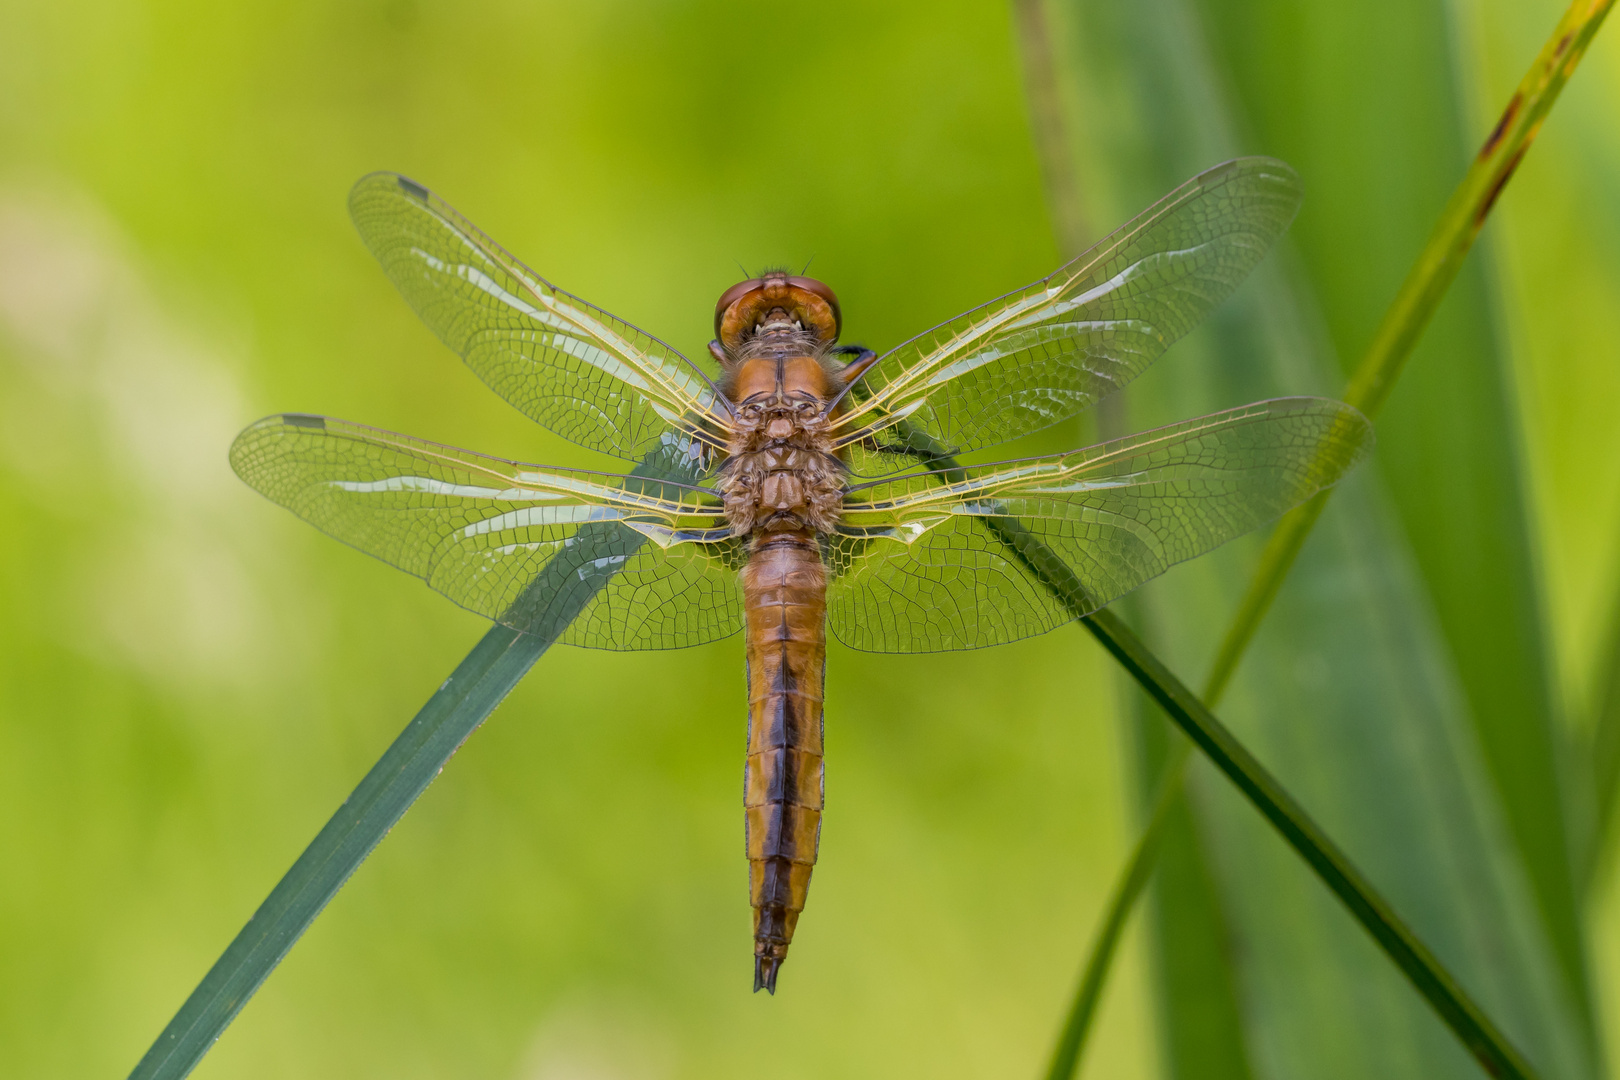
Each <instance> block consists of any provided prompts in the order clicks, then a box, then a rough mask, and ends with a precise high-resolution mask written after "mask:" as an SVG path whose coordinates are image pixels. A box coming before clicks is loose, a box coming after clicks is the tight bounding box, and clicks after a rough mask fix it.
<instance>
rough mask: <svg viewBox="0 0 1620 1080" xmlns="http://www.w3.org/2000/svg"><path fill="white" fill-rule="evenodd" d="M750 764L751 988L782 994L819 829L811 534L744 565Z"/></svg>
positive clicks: (822, 636) (815, 562)
mask: <svg viewBox="0 0 1620 1080" xmlns="http://www.w3.org/2000/svg"><path fill="white" fill-rule="evenodd" d="M742 581H743V597H744V604H745V606H746V609H747V612H748V763H747V765H746V766H745V767H744V769H743V806H744V808H745V813H746V814H747V822H748V830H747V836H748V871H749V873H748V876H749V884H750V898H751V901H752V903H753V906H754V989H755V990H759V989H760V988H761V987H763V988H765V989H766V990H769V991H770V992H771V993H773V994H774V993H775V992H776V972H777V969H778V968H780V967H781V966H782V960H783V958H784V957H785V956H787V949H788V943H789V942H791V941H792V940H793V927H794V924H796V923H797V922H798V919H799V912H801V911H803V910H804V899H805V895H806V894H807V893H808V892H809V889H810V871H811V869H812V868H813V867H814V866H815V862H816V844H817V841H818V840H819V838H820V834H821V795H822V764H821V696H822V695H821V685H822V675H823V673H824V671H825V669H826V663H827V635H826V628H825V622H826V615H827V572H826V569H825V568H824V567H823V566H822V563H821V552H820V550H819V548H818V547H817V545H816V541H815V538H814V536H813V535H811V534H809V533H766V534H763V535H761V536H759V537H758V538H757V539H756V540H755V542H754V550H753V553H752V554H751V555H750V556H749V559H748V565H747V566H746V567H745V568H744V569H743V575H742Z"/></svg>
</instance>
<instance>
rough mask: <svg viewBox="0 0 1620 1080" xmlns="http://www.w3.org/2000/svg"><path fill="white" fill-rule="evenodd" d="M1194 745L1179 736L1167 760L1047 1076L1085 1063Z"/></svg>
mask: <svg viewBox="0 0 1620 1080" xmlns="http://www.w3.org/2000/svg"><path fill="white" fill-rule="evenodd" d="M1191 749H1192V748H1191V745H1190V744H1189V743H1188V742H1187V741H1186V740H1185V739H1182V740H1179V741H1178V742H1177V743H1176V745H1175V748H1174V749H1173V750H1172V751H1171V756H1170V758H1169V759H1168V760H1167V761H1166V763H1165V766H1164V771H1163V777H1164V778H1163V781H1162V782H1161V783H1160V785H1159V793H1158V795H1157V796H1156V797H1155V798H1154V800H1153V811H1152V813H1151V815H1150V816H1149V818H1148V823H1147V825H1146V826H1145V827H1144V828H1143V829H1142V833H1141V835H1140V836H1138V837H1137V839H1136V846H1135V847H1134V848H1133V849H1132V850H1131V857H1130V859H1129V860H1128V861H1127V863H1126V868H1125V873H1124V874H1123V875H1121V877H1120V879H1119V881H1118V882H1117V883H1116V884H1115V885H1114V891H1113V894H1112V895H1111V896H1110V897H1109V898H1108V909H1107V911H1106V913H1105V914H1104V915H1103V921H1102V925H1101V926H1099V927H1098V928H1097V935H1096V937H1095V939H1094V940H1093V941H1092V944H1091V952H1090V954H1089V955H1088V957H1087V959H1086V966H1085V970H1084V972H1083V973H1082V974H1081V976H1080V985H1079V986H1078V987H1077V988H1076V989H1075V993H1074V1004H1073V1005H1071V1006H1070V1007H1069V1015H1068V1017H1067V1018H1066V1019H1065V1020H1064V1022H1063V1031H1062V1032H1061V1033H1060V1034H1059V1035H1058V1041H1057V1046H1056V1047H1054V1048H1053V1050H1052V1063H1051V1065H1050V1066H1048V1068H1047V1070H1046V1076H1047V1080H1069V1078H1070V1077H1072V1076H1074V1075H1075V1073H1076V1072H1077V1071H1078V1069H1079V1068H1080V1055H1081V1052H1082V1051H1083V1050H1084V1049H1085V1044H1086V1037H1087V1035H1088V1034H1089V1033H1090V1031H1091V1022H1092V1020H1093V1019H1095V1018H1096V1015H1097V1003H1098V1002H1099V1001H1101V1000H1102V992H1103V985H1104V983H1105V982H1106V981H1107V979H1108V969H1109V966H1110V965H1111V964H1112V963H1113V959H1114V953H1115V951H1116V950H1117V949H1118V948H1119V939H1120V937H1121V936H1122V935H1123V934H1124V932H1125V923H1126V920H1128V919H1129V918H1130V915H1131V910H1132V909H1133V908H1134V907H1135V906H1136V901H1137V898H1138V897H1139V896H1141V894H1142V890H1143V889H1144V888H1145V887H1146V886H1147V883H1148V879H1149V878H1150V877H1151V876H1152V874H1153V867H1154V863H1155V861H1156V860H1157V858H1158V853H1159V843H1160V840H1161V838H1162V837H1163V835H1164V832H1165V829H1166V827H1167V826H1168V823H1169V821H1170V815H1171V812H1172V810H1173V809H1174V808H1175V807H1176V806H1177V805H1179V803H1180V799H1181V791H1182V777H1183V775H1184V772H1183V768H1184V766H1185V765H1186V763H1187V758H1188V756H1189V753H1190V751H1191Z"/></svg>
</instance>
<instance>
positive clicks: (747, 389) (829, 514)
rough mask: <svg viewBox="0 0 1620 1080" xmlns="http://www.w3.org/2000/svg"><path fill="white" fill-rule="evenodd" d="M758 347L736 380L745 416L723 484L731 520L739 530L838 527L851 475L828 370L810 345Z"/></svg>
mask: <svg viewBox="0 0 1620 1080" xmlns="http://www.w3.org/2000/svg"><path fill="white" fill-rule="evenodd" d="M762 344H767V343H762ZM758 351H759V352H763V353H764V354H765V355H755V356H749V357H746V358H744V359H741V360H740V361H739V362H738V364H737V367H736V370H735V371H734V373H733V374H732V377H731V379H729V380H728V381H729V383H730V385H729V386H728V389H729V390H731V392H732V395H733V396H732V400H733V402H735V404H734V406H733V407H734V409H735V410H736V414H737V416H736V421H735V426H734V428H733V436H732V439H731V445H730V446H729V447H728V448H727V449H728V451H729V458H728V460H727V462H726V465H725V469H724V472H723V473H722V475H721V478H720V485H719V486H720V492H721V494H722V495H723V496H724V498H725V508H726V520H727V521H728V522H729V523H730V524H731V531H732V533H733V534H734V535H738V536H746V535H750V534H756V533H761V534H767V535H768V534H771V533H792V532H800V533H802V532H806V531H811V532H818V533H824V532H831V531H832V530H833V529H834V528H836V527H837V524H838V509H839V505H840V503H841V502H842V500H843V494H844V491H843V488H844V478H843V469H842V466H841V465H840V463H839V461H838V459H837V457H836V455H835V453H834V451H833V441H832V436H831V434H830V432H829V431H828V424H829V418H828V417H827V416H826V415H825V412H826V406H827V401H828V400H829V398H830V396H831V395H830V394H829V377H828V375H827V372H826V370H825V369H824V368H823V366H822V363H821V361H820V359H819V358H817V357H816V356H814V355H813V354H810V355H807V354H806V352H807V351H801V350H798V349H790V348H780V349H768V348H766V349H760V350H758Z"/></svg>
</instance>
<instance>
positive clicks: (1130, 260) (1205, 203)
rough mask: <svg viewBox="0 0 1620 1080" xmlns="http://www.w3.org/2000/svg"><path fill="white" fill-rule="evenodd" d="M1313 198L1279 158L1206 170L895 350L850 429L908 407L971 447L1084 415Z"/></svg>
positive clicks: (1243, 271)
mask: <svg viewBox="0 0 1620 1080" xmlns="http://www.w3.org/2000/svg"><path fill="white" fill-rule="evenodd" d="M1300 197H1301V191H1300V184H1299V178H1298V177H1297V176H1296V175H1295V173H1294V171H1293V170H1292V169H1291V168H1289V167H1288V166H1287V165H1286V164H1284V163H1283V162H1280V161H1275V160H1273V159H1271V158H1259V157H1251V158H1239V159H1237V160H1234V161H1229V162H1226V163H1225V164H1223V165H1219V166H1216V167H1215V168H1213V169H1210V170H1209V171H1207V172H1204V173H1201V174H1199V175H1198V176H1195V177H1193V178H1192V179H1191V180H1189V181H1187V182H1186V183H1185V184H1183V185H1181V186H1180V187H1179V188H1177V189H1176V190H1175V191H1172V192H1171V193H1170V194H1169V195H1166V196H1165V197H1164V198H1163V199H1161V200H1159V202H1158V203H1157V204H1155V205H1154V206H1152V207H1150V208H1149V209H1148V210H1146V211H1144V212H1143V213H1142V214H1140V215H1139V216H1138V217H1137V218H1136V219H1135V220H1134V221H1131V222H1130V223H1128V224H1126V225H1124V226H1122V227H1121V228H1120V229H1118V230H1117V231H1116V232H1115V233H1114V234H1113V235H1112V236H1109V237H1108V238H1107V239H1105V240H1103V241H1102V242H1101V243H1099V244H1098V245H1097V246H1095V247H1093V248H1092V249H1091V250H1090V251H1087V252H1086V253H1085V254H1083V255H1081V256H1080V257H1078V258H1076V259H1074V260H1073V261H1072V262H1070V263H1068V264H1067V265H1065V266H1064V267H1062V268H1061V269H1059V270H1058V271H1057V272H1056V273H1054V274H1052V275H1051V276H1050V277H1046V278H1043V279H1041V280H1040V281H1037V282H1035V283H1034V284H1033V285H1030V286H1028V287H1027V288H1024V289H1020V290H1019V291H1017V292H1014V293H1009V294H1008V295H1006V296H1003V297H1001V298H1000V299H998V300H993V301H991V302H990V303H988V304H985V305H984V306H983V307H979V308H975V309H973V310H972V311H968V312H966V313H964V314H962V315H959V316H957V317H956V318H954V319H952V320H951V321H949V322H946V323H942V324H941V325H939V326H936V327H934V328H933V329H932V330H929V331H927V332H926V333H923V334H921V335H919V336H918V337H915V338H913V339H912V340H910V341H908V342H906V343H905V344H903V345H901V346H899V347H898V348H896V349H895V350H894V351H892V352H890V353H888V354H887V355H886V356H884V357H883V358H882V359H881V360H879V361H878V362H877V364H876V365H875V367H874V368H873V370H872V371H870V372H868V373H867V374H866V376H865V377H864V378H863V380H862V384H861V385H860V386H859V387H858V388H857V392H856V394H855V397H856V399H857V401H858V402H859V404H857V405H856V406H855V407H854V408H852V409H851V410H850V411H849V412H848V413H847V414H846V415H845V416H844V417H843V418H842V419H841V421H840V424H841V427H840V431H841V438H843V439H845V440H851V439H855V438H862V437H865V438H868V439H870V437H871V436H872V435H873V434H874V433H876V432H880V431H884V430H885V429H887V428H889V427H891V426H892V425H894V424H896V423H898V421H899V420H901V419H906V418H909V425H910V426H911V427H912V428H915V429H916V430H917V431H919V432H921V433H923V434H924V435H926V436H928V437H930V438H931V439H932V440H934V441H935V442H937V443H939V444H941V445H943V446H944V447H945V448H946V451H947V452H948V453H966V452H969V451H972V450H977V449H981V448H983V447H986V446H994V445H996V444H998V443H1002V442H1006V441H1008V440H1010V439H1014V438H1017V437H1018V436H1021V435H1027V434H1029V433H1030V432H1033V431H1039V430H1040V429H1042V428H1045V427H1049V426H1050V425H1052V424H1056V423H1058V422H1059V421H1062V420H1066V419H1068V418H1070V417H1072V416H1074V415H1076V414H1077V413H1079V412H1080V411H1081V410H1083V409H1085V408H1086V407H1088V406H1089V405H1091V404H1092V403H1093V402H1095V401H1097V400H1098V399H1099V398H1102V397H1104V396H1106V395H1107V394H1109V393H1111V392H1113V391H1114V390H1117V389H1119V388H1120V387H1122V386H1124V385H1125V384H1126V383H1128V382H1130V381H1131V380H1132V379H1134V378H1136V376H1137V375H1140V374H1141V373H1142V371H1143V370H1144V369H1145V368H1146V367H1147V366H1148V365H1149V364H1151V363H1152V362H1153V361H1154V360H1156V359H1157V358H1158V357H1159V355H1160V354H1161V353H1163V352H1164V351H1165V349H1167V348H1169V347H1170V345H1171V343H1172V342H1174V341H1175V340H1176V339H1177V338H1179V337H1181V336H1182V335H1183V334H1185V333H1187V331H1189V330H1191V329H1192V328H1193V327H1194V326H1196V325H1198V323H1199V322H1200V321H1202V320H1203V318H1204V317H1205V316H1206V315H1207V314H1209V312H1210V310H1211V309H1213V308H1214V307H1215V306H1216V305H1217V304H1219V303H1220V302H1221V301H1222V300H1224V299H1225V298H1226V297H1227V296H1228V295H1230V294H1231V292H1232V290H1233V289H1235V288H1236V287H1237V286H1238V284H1239V283H1240V282H1241V281H1242V280H1243V279H1244V278H1245V277H1246V276H1248V273H1249V271H1250V270H1252V269H1253V268H1254V266H1255V264H1256V263H1258V262H1259V261H1260V260H1261V259H1262V258H1263V257H1264V256H1265V254H1266V252H1267V251H1268V250H1270V248H1271V246H1272V244H1273V243H1275V242H1276V240H1277V237H1279V236H1280V235H1281V234H1282V232H1283V230H1284V229H1286V228H1287V227H1288V223H1289V222H1290V221H1292V220H1293V217H1294V213H1295V211H1297V210H1298V209H1299V203H1300ZM887 437H888V438H889V439H891V440H892V439H894V438H895V435H894V433H893V432H890V433H888V436H887Z"/></svg>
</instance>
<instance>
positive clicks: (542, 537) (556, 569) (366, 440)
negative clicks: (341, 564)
mask: <svg viewBox="0 0 1620 1080" xmlns="http://www.w3.org/2000/svg"><path fill="white" fill-rule="evenodd" d="M231 465H232V467H233V468H234V469H235V470H236V472H237V475H239V476H241V477H242V479H243V480H245V481H247V483H248V484H249V485H251V486H252V487H253V488H254V489H256V490H257V491H259V492H260V493H261V494H263V495H265V496H266V497H268V498H269V499H270V500H271V501H273V502H276V503H279V504H280V505H282V506H285V507H286V508H287V509H289V510H291V511H292V512H293V513H295V514H297V515H298V516H299V517H301V518H303V519H304V520H306V521H308V522H310V523H311V524H313V525H315V526H316V527H317V528H319V529H321V530H322V531H323V532H326V533H328V534H329V535H331V536H334V537H336V538H337V539H339V540H342V541H343V542H344V543H347V544H350V545H352V546H354V547H357V548H359V549H360V550H361V551H364V552H366V553H367V554H369V555H375V556H376V557H377V558H379V559H382V560H383V561H384V562H387V563H390V564H392V565H394V566H397V567H399V568H400V569H402V570H405V571H407V572H409V573H412V574H415V575H416V576H417V577H420V578H422V579H424V580H425V581H426V582H427V583H428V584H429V585H431V586H432V587H433V588H435V589H437V590H438V591H439V592H441V593H443V594H444V595H446V596H448V597H449V598H450V599H451V600H454V601H455V602H456V603H458V604H460V605H461V606H462V607H465V608H468V609H470V610H472V611H476V612H478V613H479V614H480V615H484V616H487V617H489V618H491V619H494V620H496V621H497V622H500V623H503V624H504V625H506V626H510V627H512V628H513V629H514V630H519V631H523V632H525V633H543V634H551V635H556V634H557V633H558V632H559V631H560V634H561V636H560V637H559V638H558V640H561V641H564V642H567V643H569V644H573V645H585V646H590V647H593V648H602V649H667V648H679V647H683V646H687V645H697V644H701V643H703V642H706V641H713V640H716V639H718V638H722V637H725V636H727V635H728V634H732V633H735V632H736V631H737V630H738V629H740V628H741V626H742V594H741V587H740V585H739V584H738V580H737V571H736V568H737V567H738V566H740V565H741V562H742V560H743V558H745V557H746V556H745V554H744V553H743V552H742V545H741V543H740V542H738V541H734V540H732V539H731V538H730V537H729V536H728V535H727V529H726V524H725V519H724V516H723V514H722V512H721V509H720V503H719V500H718V499H717V498H716V497H715V496H713V495H712V494H710V493H709V492H707V491H705V490H703V489H701V488H695V487H689V486H686V485H682V484H676V483H670V482H666V481H662V480H659V479H656V478H652V477H639V476H635V475H630V476H617V475H613V474H605V473H590V472H574V471H564V470H552V469H542V468H539V467H537V466H533V465H525V464H522V463H519V462H512V461H504V460H502V459H499V458H491V457H484V456H482V455H479V454H473V453H470V452H468V451H466V450H458V449H456V448H454V447H449V446H440V445H438V444H435V443H430V442H425V441H422V440H419V439H413V438H410V437H408V436H405V435H396V434H394V433H393V432H389V431H382V430H379V429H377V428H371V427H366V426H364V425H361V424H351V423H348V422H347V421H342V420H334V419H329V418H327V417H321V416H305V415H300V414H293V413H289V414H278V415H275V416H270V417H266V418H265V419H263V420H260V421H259V422H258V423H256V424H254V425H252V426H251V427H249V428H248V429H247V430H245V431H243V432H242V433H241V434H240V435H239V436H237V439H236V442H235V443H234V444H233V445H232V446H231ZM563 627H566V629H565V630H564V629H562V628H563Z"/></svg>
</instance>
